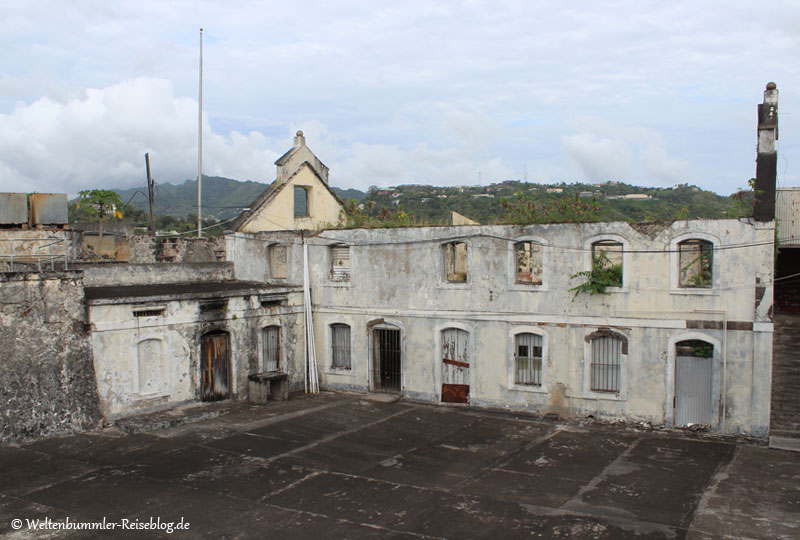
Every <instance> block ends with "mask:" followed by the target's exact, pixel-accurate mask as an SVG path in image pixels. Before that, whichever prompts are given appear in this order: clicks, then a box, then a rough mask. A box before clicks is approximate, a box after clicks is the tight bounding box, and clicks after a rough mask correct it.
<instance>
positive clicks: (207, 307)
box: [200, 300, 228, 313]
mask: <svg viewBox="0 0 800 540" xmlns="http://www.w3.org/2000/svg"><path fill="white" fill-rule="evenodd" d="M226 309H228V300H206V301H203V302H200V313H216V312H219V311H225V310H226Z"/></svg>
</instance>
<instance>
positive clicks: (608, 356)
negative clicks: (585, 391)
mask: <svg viewBox="0 0 800 540" xmlns="http://www.w3.org/2000/svg"><path fill="white" fill-rule="evenodd" d="M622 345H623V339H621V338H618V337H614V336H602V337H597V338H595V339H593V340H592V367H591V369H592V381H591V382H592V391H594V392H619V374H620V364H621V360H622Z"/></svg>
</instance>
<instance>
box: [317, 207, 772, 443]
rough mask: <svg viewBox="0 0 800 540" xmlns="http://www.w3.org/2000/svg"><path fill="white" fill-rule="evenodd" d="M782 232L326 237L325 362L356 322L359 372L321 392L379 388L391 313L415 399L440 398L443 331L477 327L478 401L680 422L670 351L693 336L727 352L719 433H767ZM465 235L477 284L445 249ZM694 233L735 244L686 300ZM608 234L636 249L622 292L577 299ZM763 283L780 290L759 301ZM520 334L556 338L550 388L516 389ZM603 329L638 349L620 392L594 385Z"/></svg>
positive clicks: (708, 227) (599, 227)
mask: <svg viewBox="0 0 800 540" xmlns="http://www.w3.org/2000/svg"><path fill="white" fill-rule="evenodd" d="M773 234H774V231H773V228H772V224H766V225H763V224H762V225H753V224H751V223H748V222H745V221H739V220H689V221H679V222H674V223H672V224H664V225H659V224H646V225H630V224H627V223H591V224H560V225H531V226H526V227H515V226H482V227H463V226H462V227H458V228H450V227H439V228H411V229H391V230H387V229H381V230H327V231H324V232H322V233H321V234H320V235H318V236H316V237H313V238H311V239H310V240H309V242H310V244H311V247H310V250H309V259H310V265H311V268H310V271H311V283H312V287H313V302H314V306H315V339H316V344H317V355H318V361H319V362H320V365H323V362H326V364H325V365H326V366H328V365H329V362H330V356H331V352H330V350H329V349H330V338H329V334H330V331H329V326H330V324H333V323H335V322H345V323H346V324H350V325H351V340H352V343H351V350H352V370H351V371H350V372H347V373H341V372H337V371H334V370H331V369H327V368H326V369H320V373H321V379H322V386H323V387H328V388H342V389H350V390H352V389H360V390H362V391H367V390H369V388H370V374H369V340H368V334H369V332H368V330H367V322H368V321H370V320H374V319H376V318H385V319H386V320H387V321H388V320H389V319H392V320H396V321H398V322H399V323H400V324H401V325H402V327H403V328H404V331H403V336H402V340H403V346H404V348H405V349H404V356H403V366H402V370H403V374H402V388H403V394H404V395H407V396H409V397H414V398H419V399H425V400H431V401H438V400H439V399H440V388H441V384H440V383H441V361H440V359H439V358H438V354H437V349H436V343H437V337H436V333H437V329H441V328H444V327H447V326H448V325H452V326H460V325H463V326H465V327H468V328H470V329H471V330H470V332H471V339H472V340H473V343H474V346H475V349H474V352H473V355H474V356H473V358H474V363H473V367H472V370H473V371H474V374H473V379H474V385H473V386H472V388H471V394H470V402H471V403H472V404H477V405H486V406H497V407H509V408H514V409H528V410H535V411H542V412H544V411H556V412H559V413H560V414H571V415H573V416H585V415H588V414H593V415H595V416H597V417H604V418H627V419H630V420H642V421H650V422H654V423H659V424H661V423H666V424H669V423H671V422H672V418H673V416H672V407H671V402H672V397H673V396H674V350H672V351H671V349H674V342H675V340H676V338H678V337H680V336H686V335H691V336H694V338H698V336H699V337H702V338H703V339H706V340H708V341H709V342H712V343H715V344H716V347H715V360H714V362H715V375H714V384H715V385H716V388H715V390H714V392H715V396H719V397H718V398H717V405H716V409H717V411H718V412H717V415H718V416H717V419H716V420H715V422H714V424H715V426H714V427H715V429H719V430H724V431H726V432H746V433H751V434H755V435H765V434H766V433H767V428H768V425H769V387H770V382H769V381H770V377H769V372H770V369H769V364H770V361H771V335H772V334H771V333H772V325H771V322H770V318H769V308H770V306H771V302H772V292H771V287H769V284H770V283H771V280H772V270H771V262H772V245H771V242H772V239H773ZM456 237H458V238H463V237H465V238H463V241H465V242H466V243H467V244H468V249H469V255H468V258H469V260H468V270H469V273H468V279H467V282H466V283H451V282H447V281H445V279H444V268H443V259H444V257H443V253H442V249H441V244H442V243H444V242H445V241H447V240H451V239H453V238H456ZM689 237H697V238H703V239H709V240H711V241H713V242H714V244H715V247H716V248H722V249H720V250H718V251H715V252H714V277H713V283H712V287H711V288H709V289H685V288H684V289H682V288H679V287H677V282H675V281H674V280H673V277H674V272H675V271H676V269H677V265H678V259H677V255H676V254H674V253H670V248H671V247H673V248H674V246H675V245H676V242H677V241H680V240H682V239H685V238H689ZM520 238H536V239H540V241H542V242H543V243H544V244H545V246H544V261H545V262H544V270H543V282H542V284H541V285H525V284H517V283H514V281H515V280H514V276H513V272H514V264H513V254H511V253H510V250H511V249H512V246H513V241H514V240H517V239H520ZM601 238H611V239H615V240H616V241H619V242H621V243H623V245H624V246H625V250H626V251H627V253H625V255H624V282H623V285H622V287H618V288H614V289H612V290H611V293H610V294H609V295H595V296H589V295H586V294H582V295H579V296H578V297H577V298H575V300H574V301H573V299H572V294H573V293H571V292H570V291H569V289H570V288H571V287H574V286H575V285H576V284H577V283H578V281H577V280H574V279H571V278H570V276H572V275H573V274H575V273H577V272H579V271H582V270H588V269H589V265H590V255H589V252H588V251H587V250H588V248H589V247H590V246H591V243H592V242H593V241H595V240H597V239H601ZM339 242H342V243H345V244H349V245H350V246H351V248H350V254H351V279H350V281H348V282H344V283H341V282H334V281H332V280H331V277H330V245H332V244H335V243H339ZM757 283H761V284H764V286H765V288H764V290H763V291H762V292H763V296H761V299H760V301H759V302H758V303H757V302H756V298H757V295H759V294H761V293H759V292H758V291H757ZM512 284H513V285H512ZM723 321H727V322H728V323H729V329H728V330H727V332H723V330H722V322H723ZM519 327H529V328H536V329H539V331H540V333H541V334H542V335H543V336H544V342H545V344H546V353H545V354H546V357H545V358H544V362H545V370H544V381H543V385H542V387H541V388H518V387H515V385H514V384H513V379H512V378H511V377H512V375H511V374H510V372H509V370H510V369H511V368H510V365H511V362H513V349H512V347H513V338H512V337H511V336H512V332H513V331H514V329H518V328H519ZM599 328H611V329H613V330H615V331H617V332H618V333H620V334H622V335H624V336H626V337H627V339H628V344H629V346H628V355H627V358H626V361H625V362H624V366H623V373H622V387H621V389H620V392H619V393H618V394H609V393H598V392H591V391H590V390H589V383H588V379H589V377H588V367H587V366H588V362H589V358H590V354H591V353H590V352H589V349H588V344H587V342H586V341H585V339H584V338H585V337H586V336H587V335H588V334H590V333H592V332H594V331H596V330H597V329H599ZM694 338H692V339H694ZM686 339H689V338H686ZM671 340H672V341H671ZM723 342H724V343H725V347H724V349H725V357H724V358H723V351H722V349H723V346H722V345H723ZM723 366H724V367H723ZM723 371H725V372H726V373H725V374H723ZM723 379H724V380H723ZM723 408H724V409H725V410H726V412H727V414H726V416H725V417H724V418H723V416H722V410H723Z"/></svg>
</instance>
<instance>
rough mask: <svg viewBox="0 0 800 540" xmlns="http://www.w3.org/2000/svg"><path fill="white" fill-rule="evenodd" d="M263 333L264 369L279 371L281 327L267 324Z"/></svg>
mask: <svg viewBox="0 0 800 540" xmlns="http://www.w3.org/2000/svg"><path fill="white" fill-rule="evenodd" d="M262 335H263V337H264V371H278V368H279V367H280V362H279V358H280V352H281V338H280V335H281V329H280V327H279V326H267V327H266V328H264V330H262Z"/></svg>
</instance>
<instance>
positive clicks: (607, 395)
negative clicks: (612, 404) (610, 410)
mask: <svg viewBox="0 0 800 540" xmlns="http://www.w3.org/2000/svg"><path fill="white" fill-rule="evenodd" d="M582 399H591V400H598V401H627V400H628V398H627V396H626V395H625V394H623V393H622V392H618V393H614V392H596V391H593V390H588V391H587V392H586V393H585V394H584V395H583V398H582Z"/></svg>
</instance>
